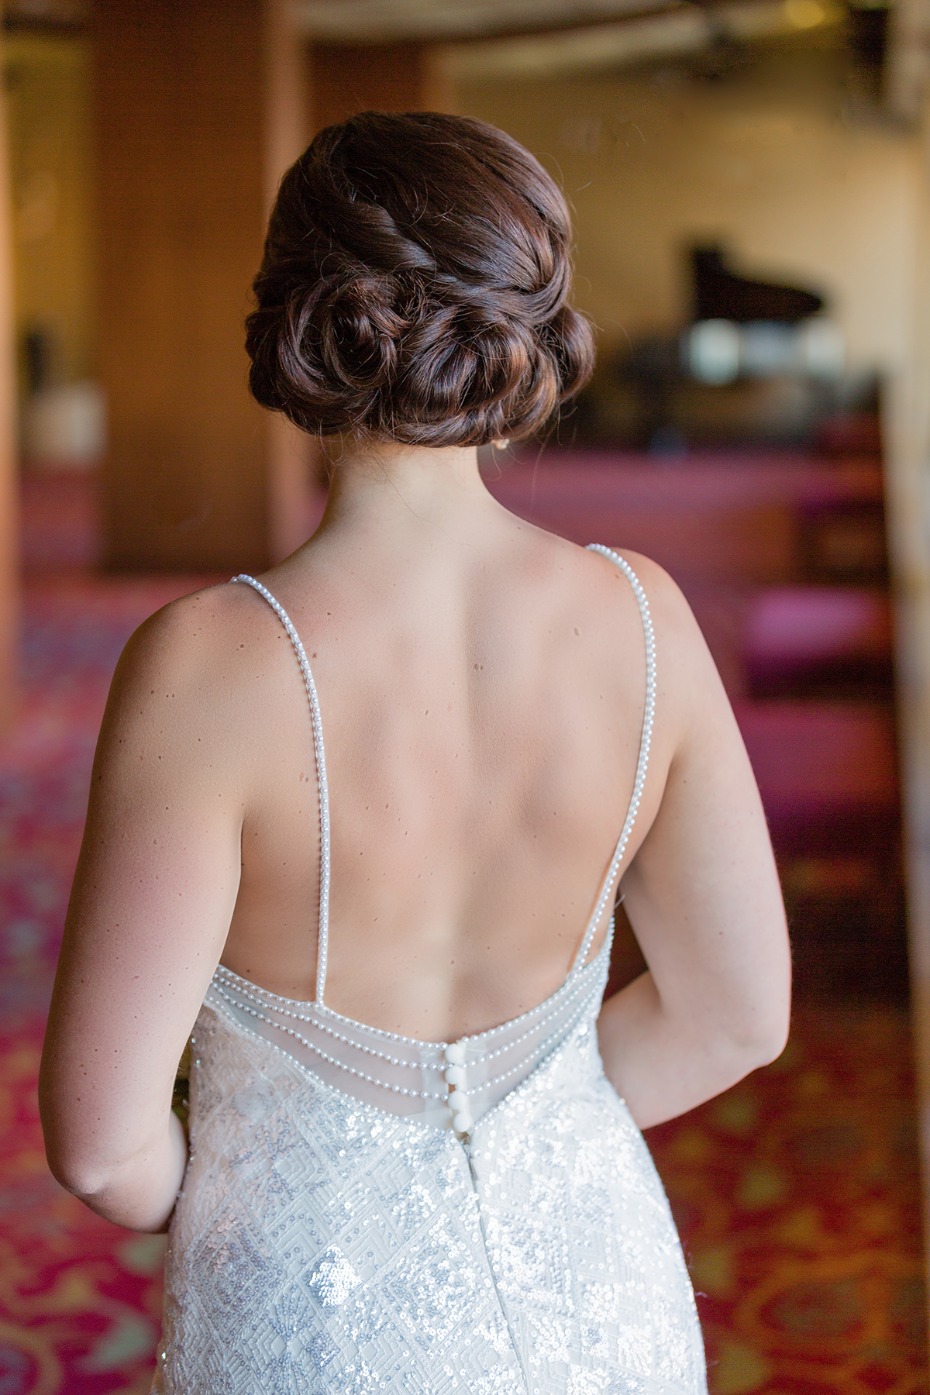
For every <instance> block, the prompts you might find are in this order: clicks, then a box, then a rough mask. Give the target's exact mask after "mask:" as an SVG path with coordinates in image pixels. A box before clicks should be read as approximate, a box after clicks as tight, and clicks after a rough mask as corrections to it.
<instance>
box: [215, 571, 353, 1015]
mask: <svg viewBox="0 0 930 1395" xmlns="http://www.w3.org/2000/svg"><path fill="white" fill-rule="evenodd" d="M233 581H241V582H244V583H245V584H246V585H247V586H251V587H252V588H253V590H255V591H257V592H258V594H259V595H260V596H261V597H262V599H263V600H265V601H267V602H268V604H269V605H270V606H271V609H272V610H273V611H274V613H275V614H276V615H277V617H278V619H279V620H280V621H281V624H282V625H283V626H284V629H285V632H286V634H287V637H288V639H289V640H290V641H291V647H292V648H293V650H294V653H295V655H296V656H297V662H298V664H299V665H300V671H301V673H302V674H303V680H304V687H305V688H306V689H307V699H308V701H309V703H310V725H311V728H312V731H313V754H314V758H315V761H316V776H317V791H318V794H319V799H320V921H319V926H320V928H319V937H318V941H317V961H316V997H317V1002H320V1003H322V1001H323V990H324V988H325V986H326V960H327V951H328V947H329V886H330V819H329V785H328V783H327V780H326V752H325V750H324V748H323V718H322V716H321V715H320V700H319V697H318V695H317V690H316V683H315V682H314V681H313V673H312V672H311V669H310V660H309V659H308V658H307V651H306V649H304V646H303V641H302V639H301V638H300V635H299V634H298V633H297V630H296V628H295V626H294V622H293V621H292V620H291V617H290V616H289V615H288V613H287V611H286V610H285V609H284V606H283V605H282V604H281V602H280V601H279V600H278V599H277V597H276V596H273V595H272V594H271V592H270V591H269V590H268V588H267V586H263V585H262V583H261V582H260V581H256V579H255V577H254V576H249V575H248V573H247V572H240V574H239V575H238V576H234V577H233Z"/></svg>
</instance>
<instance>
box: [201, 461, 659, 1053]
mask: <svg viewBox="0 0 930 1395" xmlns="http://www.w3.org/2000/svg"><path fill="white" fill-rule="evenodd" d="M400 492H401V494H402V493H403V489H402V487H401V491H400ZM386 502H388V503H393V505H394V506H395V507H396V508H398V509H400V508H403V507H404V506H403V504H402V502H401V500H400V499H398V498H397V487H396V485H395V487H394V489H393V490H392V498H391V500H389V501H386ZM469 504H470V506H471V510H472V512H473V513H475V514H476V515H478V516H477V517H476V519H475V521H474V529H473V531H465V530H464V529H463V526H462V522H461V512H462V510H461V509H459V510H457V511H456V513H452V514H450V517H449V519H448V526H447V527H445V528H443V527H440V528H439V529H438V530H437V546H436V547H435V548H434V549H433V550H432V554H431V555H427V556H423V555H422V553H420V554H418V553H415V552H413V551H412V547H413V542H412V540H411V541H410V542H409V544H408V540H407V539H405V538H403V537H401V538H400V539H397V538H396V535H393V527H394V526H396V520H392V537H393V543H394V546H393V548H392V550H388V549H387V548H386V547H385V546H384V544H383V543H382V544H381V546H380V548H378V547H377V545H376V547H375V548H374V549H372V550H371V551H366V552H365V553H363V554H362V555H357V560H355V561H354V562H350V561H349V560H347V559H348V558H351V556H352V554H351V552H349V551H348V549H346V550H345V551H344V550H343V549H342V548H341V547H340V545H339V539H338V537H331V536H330V534H329V533H328V532H327V531H326V530H324V532H323V534H322V536H321V539H320V544H319V546H318V550H315V549H314V545H311V547H310V548H308V549H307V550H306V554H305V556H303V557H301V556H299V555H298V557H297V558H295V559H294V560H293V561H291V562H290V563H289V565H288V567H287V568H286V569H284V570H283V571H282V572H281V574H280V575H275V574H268V575H266V576H265V577H264V578H263V580H264V581H265V583H266V584H267V585H268V587H269V588H270V590H271V591H272V593H273V594H274V595H276V596H277V597H278V599H279V600H281V601H282V602H283V604H284V605H285V607H286V609H287V610H288V612H289V613H290V616H291V618H292V619H293V621H294V624H295V626H296V628H297V630H298V632H299V633H300V635H301V637H302V639H303V641H304V644H305V647H306V649H307V652H308V656H309V658H310V663H311V667H312V671H313V675H314V678H315V681H316V688H317V692H318V695H319V702H320V709H321V716H322V724H323V729H324V731H325V750H326V769H327V774H328V781H329V789H330V804H331V818H332V833H331V838H332V867H333V883H332V888H331V892H330V911H329V914H330V923H331V925H332V936H331V947H330V950H329V960H328V970H327V976H328V998H329V1000H330V1002H331V1003H332V1004H333V1005H334V1006H335V1007H337V1008H339V1009H340V1010H341V1011H344V1012H346V1013H347V1014H349V1015H351V1016H353V1017H355V1018H358V1019H360V1020H363V1021H366V1022H370V1023H371V1024H372V1025H376V1026H380V1027H383V1028H387V1029H389V1030H393V1031H401V1032H403V1033H405V1034H408V1035H411V1036H420V1037H424V1038H428V1039H433V1040H437V1039H443V1038H446V1037H448V1036H455V1035H460V1034H462V1032H464V1031H473V1030H480V1029H482V1028H484V1027H488V1026H491V1025H493V1024H494V1023H495V1022H498V1021H503V1020H505V1019H507V1018H509V1017H512V1016H514V1015H516V1013H518V1012H521V1011H523V1010H524V1009H525V1008H527V1007H529V1006H531V1005H532V1003H534V1002H537V1001H539V1000H541V999H542V998H544V997H545V996H547V994H548V993H549V992H551V991H552V989H553V988H555V987H556V985H557V984H558V983H559V982H560V981H561V979H562V977H564V974H565V973H566V971H567V969H568V966H569V964H570V963H571V960H572V957H573V956H574V954H575V952H576V950H577V948H578V945H579V943H580V940H581V937H582V935H583V933H584V929H585V926H586V924H587V921H588V918H589V916H590V915H591V913H592V911H593V909H594V904H595V901H596V900H597V897H598V893H599V891H600V886H601V881H602V879H603V877H604V874H605V872H606V870H607V867H608V864H609V863H610V860H611V857H612V855H613V852H614V848H615V845H616V841H617V839H618V837H619V834H620V829H621V825H622V823H623V819H624V816H625V814H626V810H627V805H628V803H629V799H630V794H631V791H632V787H633V780H634V774H635V770H636V762H637V757H638V753H639V743H640V730H641V727H642V720H643V706H644V701H645V673H646V664H645V648H644V643H643V630H642V621H641V617H640V614H639V609H638V607H637V604H636V600H635V598H634V595H633V592H632V590H631V589H630V586H629V584H628V583H627V582H626V580H625V579H624V578H623V576H622V574H620V573H619V572H618V570H617V568H616V567H614V566H612V565H611V564H610V562H608V561H606V560H605V559H602V558H600V557H597V556H596V555H593V554H591V553H588V552H585V551H583V550H581V549H578V548H576V547H573V546H572V545H570V544H567V543H564V542H562V541H561V540H560V539H557V538H554V537H552V536H551V535H549V534H545V533H540V532H538V531H537V530H535V529H532V528H530V527H528V526H526V525H522V524H521V523H519V522H518V521H517V520H514V519H512V518H511V517H510V516H509V515H506V514H504V513H503V511H500V510H498V509H497V506H496V505H495V504H493V502H492V501H490V500H488V501H487V503H486V504H485V505H484V507H483V508H481V509H479V508H478V506H477V505H476V503H475V502H474V501H471V500H469ZM485 511H486V513H487V517H485ZM456 514H457V515H458V516H457V517H456ZM382 523H383V524H386V520H384V519H383V518H382ZM417 526H418V525H417V524H416V523H414V524H413V527H414V528H416V527H417ZM420 526H422V525H420ZM333 532H334V533H337V532H338V527H337V528H334V529H333ZM227 589H228V590H229V591H230V592H231V591H233V589H235V591H236V593H237V594H230V595H225V596H223V597H222V598H220V597H217V598H216V600H215V602H214V604H216V605H217V607H220V606H222V609H223V611H224V612H225V628H226V629H227V632H228V634H229V636H230V638H229V641H228V643H227V652H228V653H235V652H237V651H236V646H235V643H234V642H233V641H232V638H231V636H232V634H233V632H235V633H236V634H240V635H241V639H240V643H244V644H245V650H240V651H238V653H240V654H241V655H242V659H241V663H242V667H243V671H244V673H245V675H246V678H245V684H244V685H241V686H242V688H243V692H242V700H241V703H240V704H239V705H238V707H237V713H238V718H237V720H241V722H242V723H243V729H242V730H241V731H239V730H234V731H233V732H232V733H230V735H231V738H232V742H233V745H234V747H235V749H237V750H245V749H248V747H249V744H250V741H251V742H252V743H254V744H253V747H252V754H253V756H254V759H253V760H250V767H251V769H250V777H251V779H252V780H253V781H254V784H253V785H250V787H249V789H248V791H247V795H246V798H247V805H246V812H245V817H244V822H243V854H244V855H243V863H242V875H241V882H240V888H239V894H238V898H237V903H236V911H235V914H234V916H233V920H232V924H231V927H230V933H229V938H228V940H227V944H226V948H225V950H224V954H223V962H224V963H226V964H228V965H229V966H230V967H231V968H233V969H235V970H237V971H238V972H240V973H241V974H243V976H245V977H250V978H253V979H255V980H256V981H258V982H260V983H262V984H263V985H265V986H267V987H269V988H271V989H273V990H275V991H278V992H281V993H284V994H285V995H287V996H290V997H297V998H301V997H303V998H310V997H312V996H313V984H314V974H315V962H316V929H317V927H316V916H315V906H316V900H317V894H318V886H319V875H318V865H319V822H318V818H317V815H316V799H317V775H316V770H315V766H314V760H313V747H312V742H311V740H310V728H309V714H308V709H307V702H306V697H305V694H304V690H303V685H302V684H301V681H300V673H299V670H298V668H297V665H296V663H295V662H294V657H293V654H292V653H291V649H290V645H289V644H288V643H287V640H286V636H285V632H284V630H283V629H282V628H281V626H280V624H279V622H278V621H277V620H276V619H275V617H274V615H273V614H272V613H271V612H270V610H269V609H268V607H267V606H265V605H264V604H262V603H261V601H259V600H258V598H257V597H256V596H255V595H254V593H252V592H251V591H249V592H248V594H244V591H245V589H246V588H227ZM221 623H222V622H221ZM282 640H283V641H284V642H283V643H282V642H281V641H282ZM246 655H248V658H246V657H245V656H246ZM231 681H232V682H235V681H236V680H235V679H233V680H231ZM259 714H260V715H259ZM661 758H662V744H661V743H660V746H659V756H658V757H657V758H656V759H657V760H661ZM653 776H654V779H655V780H656V781H657V782H658V783H659V785H660V786H661V773H660V771H659V770H658V769H657V768H656V769H654V771H653ZM652 803H653V801H650V804H652ZM646 817H648V814H647V816H646ZM646 817H643V816H641V819H640V823H639V824H638V825H637V830H636V833H637V836H638V835H639V834H640V833H641V830H642V829H643V828H644V827H645V826H646ZM634 846H635V844H634ZM608 913H609V912H608ZM606 920H607V916H606V915H605V916H603V917H602V918H601V925H602V927H606ZM598 943H599V942H598Z"/></svg>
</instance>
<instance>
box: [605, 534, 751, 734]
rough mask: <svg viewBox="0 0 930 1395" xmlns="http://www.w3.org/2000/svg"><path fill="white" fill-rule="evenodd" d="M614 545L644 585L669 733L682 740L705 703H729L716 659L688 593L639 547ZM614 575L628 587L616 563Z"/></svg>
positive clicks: (658, 678)
mask: <svg viewBox="0 0 930 1395" xmlns="http://www.w3.org/2000/svg"><path fill="white" fill-rule="evenodd" d="M611 550H613V551H616V552H617V553H618V555H619V556H620V557H622V558H623V560H624V561H625V562H626V563H627V565H628V566H629V567H630V569H631V570H632V572H633V574H634V576H635V578H636V580H637V581H638V582H639V584H640V585H641V587H642V592H643V595H644V597H645V600H646V602H647V604H648V607H649V614H650V616H651V618H652V623H653V627H654V630H655V642H656V671H657V685H658V692H659V700H660V702H661V703H662V705H663V708H664V712H665V721H666V724H670V734H672V733H674V736H675V738H676V741H677V740H680V739H682V738H683V737H684V736H685V735H686V734H687V732H688V730H689V729H690V727H691V726H692V725H693V724H694V722H695V720H696V718H697V717H698V714H699V713H700V711H701V709H702V708H704V707H705V706H706V704H708V703H710V704H711V705H712V706H714V707H718V706H720V705H721V704H726V702H727V700H726V697H725V694H724V692H723V685H722V683H721V680H720V676H719V674H718V672H717V667H716V664H715V663H714V660H713V658H712V656H711V654H710V651H709V650H708V648H707V643H706V641H705V639H704V636H703V634H702V632H701V629H700V626H699V625H698V622H697V620H696V619H695V616H694V612H693V611H692V609H691V606H690V605H689V603H688V600H687V598H686V597H685V595H684V593H683V592H682V590H681V587H680V586H679V585H678V583H677V582H676V581H675V580H674V578H673V577H671V576H670V575H669V573H668V572H667V571H666V570H665V568H664V567H662V566H660V565H659V563H658V562H655V561H653V560H652V558H651V557H647V556H645V555H644V554H643V553H641V552H633V551H630V550H628V549H627V548H617V549H611ZM613 574H614V578H615V581H616V583H617V584H619V585H620V586H621V587H623V588H625V589H626V590H627V591H628V592H629V591H630V590H631V587H630V584H629V580H628V579H626V578H625V577H624V576H623V575H622V574H621V571H620V569H619V568H617V567H616V566H614V567H613ZM727 705H728V704H727Z"/></svg>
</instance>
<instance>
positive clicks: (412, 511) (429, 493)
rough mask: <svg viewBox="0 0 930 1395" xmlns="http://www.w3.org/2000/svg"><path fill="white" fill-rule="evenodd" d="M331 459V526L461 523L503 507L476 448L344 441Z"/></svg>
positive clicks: (328, 507)
mask: <svg viewBox="0 0 930 1395" xmlns="http://www.w3.org/2000/svg"><path fill="white" fill-rule="evenodd" d="M329 458H330V462H331V466H332V470H331V482H330V489H329V498H328V500H327V504H326V512H325V514H324V517H323V525H322V526H323V528H324V529H327V530H329V529H336V528H342V527H343V526H345V525H347V524H351V525H352V526H353V527H355V526H358V524H360V523H361V524H364V523H365V522H366V521H367V520H368V519H371V520H372V522H375V523H377V525H378V526H379V528H381V529H384V528H385V527H391V526H408V527H411V528H416V527H417V526H418V525H421V524H426V525H430V524H436V523H445V522H447V521H449V520H452V519H455V520H456V521H457V522H459V523H462V522H464V521H465V520H466V519H467V518H468V517H469V516H473V515H474V516H478V515H482V514H484V513H486V512H487V511H488V510H498V509H499V508H500V505H499V504H497V502H496V500H495V499H494V497H493V496H492V495H491V494H490V493H489V492H488V489H487V487H486V486H485V483H484V481H483V479H482V478H481V474H480V471H479V469H478V451H477V448H476V447H475V446H445V447H431V446H408V445H401V444H399V443H397V442H394V441H387V442H375V443H373V444H366V445H358V444H356V443H347V442H340V443H339V444H338V445H336V446H335V447H333V446H330V447H329Z"/></svg>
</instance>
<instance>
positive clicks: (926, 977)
mask: <svg viewBox="0 0 930 1395" xmlns="http://www.w3.org/2000/svg"><path fill="white" fill-rule="evenodd" d="M914 95H915V98H916V110H917V111H918V112H919V124H918V130H919V147H920V148H919V152H917V153H916V154H915V162H914V205H913V219H912V240H911V253H912V255H911V262H910V267H909V272H910V278H911V286H910V290H911V295H910V303H911V307H912V314H913V318H912V323H911V335H910V343H909V345H908V350H909V352H908V356H907V361H906V365H905V367H904V368H903V370H901V371H899V372H898V373H896V374H895V375H894V376H893V378H892V380H891V382H890V383H889V384H888V392H887V394H886V396H887V402H888V413H887V420H886V437H887V446H888V450H887V465H886V478H887V499H888V524H889V543H890V549H891V558H892V574H893V582H894V601H895V630H896V633H897V645H898V664H897V680H898V717H899V729H900V745H901V774H902V785H903V791H904V826H905V849H906V885H907V902H908V907H907V912H908V930H909V939H910V984H911V1016H912V1022H913V1027H914V1043H915V1048H916V1064H917V1091H918V1111H919V1114H918V1122H919V1129H920V1143H921V1150H922V1156H923V1165H924V1167H923V1181H924V1186H923V1199H924V1238H925V1245H926V1247H927V1248H926V1254H927V1274H928V1276H930V396H928V389H927V384H928V382H930V87H924V88H923V97H922V100H921V99H920V93H916V94H914ZM907 114H908V115H913V113H912V112H908V113H907ZM928 1298H930V1287H928ZM928 1318H930V1310H928Z"/></svg>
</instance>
